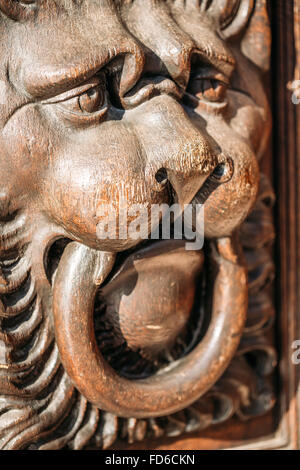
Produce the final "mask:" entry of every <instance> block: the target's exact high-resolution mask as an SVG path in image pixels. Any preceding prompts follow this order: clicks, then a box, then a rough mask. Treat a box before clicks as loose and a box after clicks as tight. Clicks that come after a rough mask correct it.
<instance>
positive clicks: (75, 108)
mask: <svg viewBox="0 0 300 470" xmlns="http://www.w3.org/2000/svg"><path fill="white" fill-rule="evenodd" d="M60 104H61V106H63V107H64V108H68V109H69V110H70V111H71V112H74V113H84V114H93V113H96V112H97V111H99V110H100V109H101V108H102V107H103V106H104V105H105V91H104V89H103V87H102V86H101V85H98V86H96V87H93V88H90V89H88V90H87V91H85V92H84V93H81V94H80V95H77V96H75V97H73V98H70V99H67V100H65V101H62V102H61V103H60Z"/></svg>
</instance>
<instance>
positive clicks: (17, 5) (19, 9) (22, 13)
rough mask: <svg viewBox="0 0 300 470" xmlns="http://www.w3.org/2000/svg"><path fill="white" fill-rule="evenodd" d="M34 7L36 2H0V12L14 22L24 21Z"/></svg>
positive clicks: (8, 0)
mask: <svg viewBox="0 0 300 470" xmlns="http://www.w3.org/2000/svg"><path fill="white" fill-rule="evenodd" d="M36 6H37V1H36V0H0V11H1V12H2V13H3V14H4V15H5V16H7V17H8V18H11V19H12V20H16V21H24V20H26V19H27V18H28V17H29V16H30V14H32V13H33V11H34V9H35V8H36Z"/></svg>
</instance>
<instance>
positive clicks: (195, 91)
mask: <svg viewBox="0 0 300 470" xmlns="http://www.w3.org/2000/svg"><path fill="white" fill-rule="evenodd" d="M226 91H227V85H226V84H225V83H223V82H221V81H220V80H216V79H213V78H205V77H202V76H199V77H197V76H196V77H193V78H192V79H191V81H190V85H189V87H188V92H189V93H191V94H192V95H194V96H196V97H197V98H198V99H199V100H206V101H211V102H214V103H218V102H222V101H224V99H225V95H226Z"/></svg>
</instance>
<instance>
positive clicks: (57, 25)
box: [0, 0, 270, 448]
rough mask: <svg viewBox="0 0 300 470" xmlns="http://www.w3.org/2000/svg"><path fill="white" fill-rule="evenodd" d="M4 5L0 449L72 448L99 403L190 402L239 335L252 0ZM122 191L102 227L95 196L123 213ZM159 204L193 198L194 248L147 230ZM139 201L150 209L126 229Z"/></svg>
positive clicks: (255, 65)
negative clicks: (199, 235) (0, 430)
mask: <svg viewBox="0 0 300 470" xmlns="http://www.w3.org/2000/svg"><path fill="white" fill-rule="evenodd" d="M0 11H1V16H0V21H1V23H0V28H1V43H0V51H1V69H0V80H1V82H0V84H1V87H0V100H1V104H0V106H1V114H0V125H1V137H0V139H1V151H0V152H1V153H0V155H1V173H0V222H1V231H0V259H1V262H2V264H1V266H2V268H1V270H0V295H1V297H0V298H1V301H0V317H1V327H0V374H1V375H0V393H1V395H2V396H4V397H6V398H5V400H6V401H5V403H6V406H8V407H9V409H10V410H11V413H10V414H9V413H8V414H7V413H6V415H5V419H6V421H5V424H4V428H5V433H4V434H3V436H2V439H3V444H2V446H3V447H8V448H20V447H26V446H28V445H30V444H31V443H33V442H34V443H35V445H38V446H41V447H42V446H46V447H47V445H48V444H45V442H46V443H47V442H51V443H52V444H51V445H52V447H57V448H59V447H62V446H63V445H65V444H66V443H67V442H68V441H69V440H71V439H75V444H74V445H75V447H76V446H77V447H80V446H81V447H82V446H83V445H85V444H86V443H87V442H88V440H89V438H90V437H91V436H92V435H93V434H95V432H96V430H97V426H98V421H99V413H100V414H101V413H102V416H105V417H106V418H105V419H107V420H108V422H111V421H113V420H114V419H117V418H116V417H123V418H126V419H129V420H128V421H127V422H130V419H135V420H136V419H137V418H149V419H152V418H155V417H158V416H165V415H168V414H170V413H174V412H177V411H179V410H181V409H184V408H186V407H187V406H189V405H190V404H191V403H193V402H195V400H197V399H198V398H199V397H201V396H203V394H204V393H205V392H207V390H209V389H210V388H211V387H212V386H213V385H214V384H215V383H216V381H217V380H218V379H219V377H220V376H221V375H222V374H223V372H224V370H225V369H226V367H227V366H228V364H229V362H230V360H231V359H232V357H233V355H234V353H235V351H236V348H237V346H238V344H239V341H240V338H241V335H242V332H243V328H244V323H245V314H246V309H247V276H246V269H245V266H244V262H243V256H242V251H241V249H240V247H239V242H238V236H237V230H238V228H239V227H240V225H241V224H242V223H243V222H244V220H245V219H246V217H247V215H248V214H249V211H250V210H251V208H252V207H253V205H254V203H255V200H256V197H257V192H258V183H259V171H258V159H259V158H260V157H261V155H262V154H263V152H264V150H265V146H266V142H267V139H268V134H269V128H270V118H269V110H268V104H267V99H266V96H265V93H264V90H263V85H262V75H263V72H264V71H265V70H267V68H268V58H269V46H270V44H269V42H270V38H269V30H268V21H267V15H266V6H265V2H264V1H263V0H256V1H255V0H199V1H193V0H185V1H183V0H115V1H113V0H36V1H34V0H23V1H17V0H0ZM122 201H123V202H124V201H125V203H126V211H128V214H129V217H128V218H127V221H128V222H126V224H125V226H124V224H123V225H121V228H122V230H123V231H124V233H125V235H124V234H123V236H121V235H120V231H119V230H117V231H116V233H115V234H114V236H109V237H107V238H106V239H105V238H103V237H100V236H99V231H98V226H99V222H100V221H101V220H102V218H103V215H104V213H103V211H102V209H103V207H107V205H110V207H111V210H112V213H113V212H114V211H116V213H118V214H119V212H118V210H119V209H120V203H121V202H122ZM173 203H178V204H179V205H180V207H182V208H183V207H184V206H185V205H186V204H192V205H194V206H195V205H197V204H199V203H200V204H202V205H203V207H204V236H205V244H204V248H203V249H202V250H186V249H185V247H184V243H182V242H180V241H178V240H172V239H171V240H162V239H159V240H154V241H153V240H146V241H145V239H147V235H148V234H149V233H150V228H149V227H150V226H151V220H150V214H151V213H150V209H151V207H153V205H162V204H164V205H167V206H170V205H172V204H173ZM136 204H140V205H143V206H144V207H146V208H147V210H148V212H147V213H146V214H147V216H146V217H145V218H144V219H143V221H142V222H141V223H140V227H139V233H140V236H139V237H135V238H133V237H131V236H130V231H129V230H128V229H129V225H130V224H131V223H132V222H133V220H134V217H133V215H132V212H131V210H132V208H133V207H135V205H136ZM164 207H165V206H164ZM128 214H127V215H128ZM108 215H109V214H108ZM118 217H120V215H118ZM118 221H119V219H118V218H117V222H118ZM110 235H112V233H110ZM1 380H2V382H1ZM70 410H72V411H70ZM99 410H100V411H99ZM101 410H103V411H101ZM84 417H85V418H84ZM68 419H70V420H72V419H73V424H72V431H69V434H68V433H65V434H64V435H63V437H57V435H56V437H55V439H54V437H53V436H54V435H55V430H56V429H57V427H58V426H59V425H60V423H66V422H67V420H68ZM74 419H75V421H76V422H75V424H74ZM109 420H111V421H109ZM64 425H65V426H66V428H67V427H68V426H67V425H66V424H64ZM102 427H103V425H102ZM76 439H77V441H76ZM53 442H55V444H53ZM76 443H77V444H76ZM79 443H80V444H79ZM98 444H99V443H98ZM49 445H50V444H49ZM99 445H100V444H99Z"/></svg>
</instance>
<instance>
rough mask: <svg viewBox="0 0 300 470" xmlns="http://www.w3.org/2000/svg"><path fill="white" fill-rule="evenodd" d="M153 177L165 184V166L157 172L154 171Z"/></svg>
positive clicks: (166, 179) (166, 178) (166, 175)
mask: <svg viewBox="0 0 300 470" xmlns="http://www.w3.org/2000/svg"><path fill="white" fill-rule="evenodd" d="M155 179H156V181H157V182H158V183H159V184H161V185H163V184H166V183H167V181H168V174H167V170H166V169H165V168H160V169H159V170H158V171H157V172H156V175H155Z"/></svg>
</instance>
